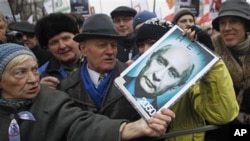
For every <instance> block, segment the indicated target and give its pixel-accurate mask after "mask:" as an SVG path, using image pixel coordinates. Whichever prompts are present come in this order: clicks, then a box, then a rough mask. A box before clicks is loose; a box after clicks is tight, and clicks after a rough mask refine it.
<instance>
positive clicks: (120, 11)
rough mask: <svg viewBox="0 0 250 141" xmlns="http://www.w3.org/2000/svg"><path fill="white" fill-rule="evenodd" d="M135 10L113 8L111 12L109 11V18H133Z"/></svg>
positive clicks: (123, 7) (120, 7)
mask: <svg viewBox="0 0 250 141" xmlns="http://www.w3.org/2000/svg"><path fill="white" fill-rule="evenodd" d="M136 13H137V12H136V10H135V9H133V8H130V7H127V6H119V7H117V8H115V9H114V10H113V11H111V13H110V16H111V18H114V17H117V16H129V17H134V16H135V14H136Z"/></svg>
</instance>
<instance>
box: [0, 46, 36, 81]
mask: <svg viewBox="0 0 250 141" xmlns="http://www.w3.org/2000/svg"><path fill="white" fill-rule="evenodd" d="M21 54H27V55H31V56H33V57H35V55H34V54H33V53H32V52H31V51H30V49H28V48H26V47H24V46H22V45H18V44H14V43H5V44H1V45H0V78H2V75H3V71H4V69H5V68H6V66H7V64H8V63H9V62H10V61H11V60H12V59H13V58H14V57H16V56H18V55H21Z"/></svg>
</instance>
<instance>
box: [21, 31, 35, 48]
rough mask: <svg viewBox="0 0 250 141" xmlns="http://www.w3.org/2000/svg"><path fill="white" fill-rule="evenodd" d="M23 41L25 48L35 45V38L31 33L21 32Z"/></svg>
mask: <svg viewBox="0 0 250 141" xmlns="http://www.w3.org/2000/svg"><path fill="white" fill-rule="evenodd" d="M23 43H24V46H25V47H27V48H30V49H32V48H34V47H35V46H36V45H37V39H36V37H35V35H34V34H32V33H23Z"/></svg>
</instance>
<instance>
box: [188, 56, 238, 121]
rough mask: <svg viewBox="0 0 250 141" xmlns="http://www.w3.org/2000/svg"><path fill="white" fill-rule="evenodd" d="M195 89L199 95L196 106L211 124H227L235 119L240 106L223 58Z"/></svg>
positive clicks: (198, 111)
mask: <svg viewBox="0 0 250 141" xmlns="http://www.w3.org/2000/svg"><path fill="white" fill-rule="evenodd" d="M197 86H198V87H196V88H194V89H193V92H194V93H196V96H197V95H200V96H198V97H196V100H195V102H194V107H195V110H196V111H197V113H198V114H199V115H200V116H201V117H203V118H204V119H205V120H207V121H208V122H210V123H211V124H225V123H228V122H230V121H232V120H233V119H235V118H236V117H237V115H238V113H239V106H238V103H237V100H236V95H235V92H234V88H233V82H232V79H231V77H230V74H229V72H228V70H227V68H226V66H225V64H224V62H223V61H222V60H219V61H218V62H217V63H216V64H215V65H214V66H213V68H212V69H211V70H210V71H209V72H208V73H207V74H206V75H205V76H204V77H203V78H202V79H201V81H200V83H199V85H197Z"/></svg>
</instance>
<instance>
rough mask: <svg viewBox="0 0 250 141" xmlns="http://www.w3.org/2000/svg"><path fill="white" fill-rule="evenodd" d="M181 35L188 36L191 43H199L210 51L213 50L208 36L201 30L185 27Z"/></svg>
mask: <svg viewBox="0 0 250 141" xmlns="http://www.w3.org/2000/svg"><path fill="white" fill-rule="evenodd" d="M183 35H186V36H188V37H189V38H190V39H191V40H192V41H196V40H197V41H199V42H200V43H202V44H204V45H205V46H206V47H208V48H209V49H211V50H214V46H213V43H212V40H211V37H210V35H209V34H208V33H207V31H204V30H202V29H201V28H199V27H198V26H196V25H193V26H190V27H187V28H186V29H184V30H183Z"/></svg>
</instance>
